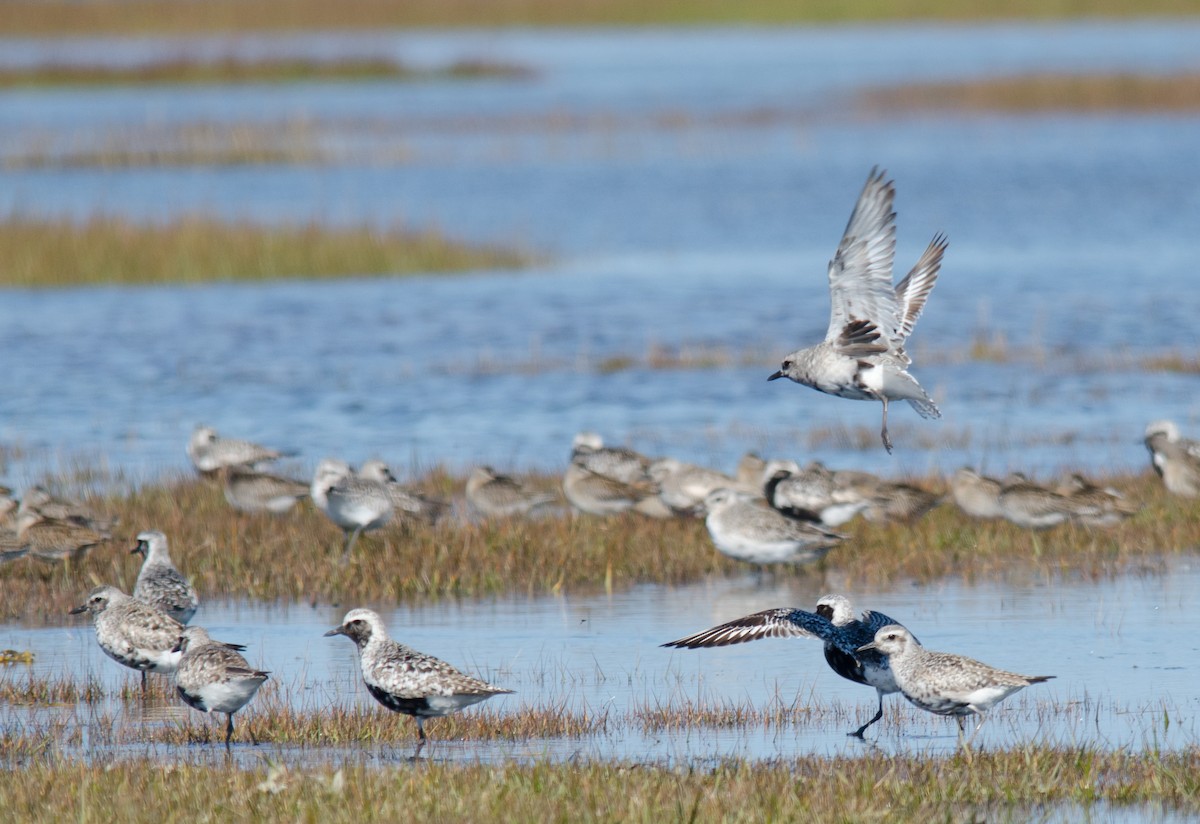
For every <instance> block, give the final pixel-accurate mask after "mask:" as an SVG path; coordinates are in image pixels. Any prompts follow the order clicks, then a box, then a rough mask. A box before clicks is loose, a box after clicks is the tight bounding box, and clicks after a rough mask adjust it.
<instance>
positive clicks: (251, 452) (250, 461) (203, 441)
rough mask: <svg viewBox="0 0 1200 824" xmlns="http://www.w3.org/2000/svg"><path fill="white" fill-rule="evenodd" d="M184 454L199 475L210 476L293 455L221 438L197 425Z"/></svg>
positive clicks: (254, 444)
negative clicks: (223, 470) (222, 471)
mask: <svg viewBox="0 0 1200 824" xmlns="http://www.w3.org/2000/svg"><path fill="white" fill-rule="evenodd" d="M187 454H188V457H189V458H191V459H192V464H193V465H194V466H195V467H196V470H197V471H198V472H200V474H202V475H212V474H213V473H215V472H219V471H220V470H222V469H229V468H231V467H235V466H236V467H242V468H245V469H252V468H253V467H255V466H256V465H257V464H260V463H264V462H266V461H275V460H278V459H279V458H284V457H288V456H290V455H291V454H293V453H290V452H281V451H280V450H278V449H271V448H270V447H267V446H262V445H261V444H256V443H251V442H250V441H240V440H237V439H235V438H222V437H221V436H220V435H218V434H217V431H216V430H215V429H213V428H212V427H209V426H197V427H196V429H195V431H194V432H192V437H191V438H190V439H189V440H188V445H187Z"/></svg>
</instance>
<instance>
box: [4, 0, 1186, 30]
mask: <svg viewBox="0 0 1200 824" xmlns="http://www.w3.org/2000/svg"><path fill="white" fill-rule="evenodd" d="M1195 14H1196V5H1195V4H1194V3H1191V2H1188V0H1138V1H1137V2H1135V0H1086V2H1078V0H1043V1H1041V2H1039V0H1002V2H982V0H969V2H957V1H956V0H911V2H901V0H863V1H862V2H858V3H846V2H841V0H798V2H785V0H747V2H744V3H725V2H719V0H662V2H659V3H644V2H640V1H639V0H580V1H579V2H573V3H563V2H560V1H559V0H452V2H440V1H439V0H416V1H415V2H406V3H395V2H389V0H344V2H341V3H323V2H320V0H261V2H257V3H244V2H240V0H206V2H204V3H178V2H171V0H86V1H85V2H82V3H72V2H67V0H10V2H5V3H2V4H0V30H2V31H4V32H6V33H8V34H10V35H17V34H22V35H39V36H55V35H62V34H101V33H130V34H145V33H171V34H196V33H200V32H247V31H295V30H306V29H358V28H371V29H374V28H379V27H394V28H409V27H427V26H433V27H458V26H489V27H490V26H595V25H618V26H642V25H703V24H721V23H724V24H733V23H759V24H772V25H774V24H786V23H832V22H845V21H878V20H949V21H970V20H1003V19H1017V18H1024V19H1034V20H1047V19H1065V18H1076V17H1135V16H1136V17H1144V16H1149V15H1162V16H1166V15H1171V16H1189V15H1195Z"/></svg>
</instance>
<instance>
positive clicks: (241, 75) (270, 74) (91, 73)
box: [0, 56, 533, 88]
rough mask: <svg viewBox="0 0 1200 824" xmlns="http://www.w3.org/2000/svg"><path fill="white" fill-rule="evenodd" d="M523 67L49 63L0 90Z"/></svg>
mask: <svg viewBox="0 0 1200 824" xmlns="http://www.w3.org/2000/svg"><path fill="white" fill-rule="evenodd" d="M532 75H533V72H532V71H531V70H530V69H528V68H526V67H523V66H518V65H516V64H512V63H501V62H496V61H490V60H483V59H471V60H459V61H455V62H453V63H451V64H449V65H447V66H444V67H440V68H429V69H417V68H413V67H411V66H406V65H405V64H403V63H401V62H399V61H396V60H390V59H385V58H370V57H360V58H344V59H340V60H313V59H309V58H267V59H257V60H249V59H241V58H237V57H231V56H226V57H221V58H217V59H203V58H181V59H175V60H161V61H156V62H151V63H144V64H138V65H133V66H112V65H80V64H75V63H47V64H39V65H34V66H19V67H18V66H13V67H0V88H28V87H33V88H46V87H57V86H85V87H87V86H153V85H167V84H235V83H274V84H279V83H311V82H317V81H319V82H331V81H332V82H342V81H363V80H393V81H395V80H403V81H415V80H425V81H429V80H444V79H452V80H462V79H478V78H527V77H531V76H532Z"/></svg>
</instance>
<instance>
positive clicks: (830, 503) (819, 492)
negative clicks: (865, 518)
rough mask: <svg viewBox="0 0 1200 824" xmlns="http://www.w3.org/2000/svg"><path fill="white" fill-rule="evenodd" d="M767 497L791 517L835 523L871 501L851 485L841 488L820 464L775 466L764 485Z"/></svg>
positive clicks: (826, 523)
mask: <svg viewBox="0 0 1200 824" xmlns="http://www.w3.org/2000/svg"><path fill="white" fill-rule="evenodd" d="M764 493H765V494H766V497H767V501H768V502H769V503H770V504H771V506H773V507H774V508H775V509H778V510H779V511H780V512H782V513H784V514H785V515H788V516H790V517H793V518H807V519H810V520H817V521H820V522H821V523H822V524H824V525H825V526H828V527H838V526H841V525H842V524H844V523H846V522H847V521H849V520H851V519H852V518H853V517H854V516H855V515H857V514H859V513H860V512H862V511H863V510H864V509H866V508H867V507H868V506H870V505H871V499H870V498H869V497H867V496H865V495H862V494H860V493H859V492H858V491H857V490H854V489H841V488H839V487H838V485H837V483H836V482H835V481H834V476H833V473H832V472H830V471H829V470H827V469H826V468H825V467H824V466H822V465H820V464H813V465H812V466H809V467H808V468H807V469H804V470H800V469H799V468H798V467H797V471H795V472H793V471H792V470H791V469H777V470H776V471H775V472H774V473H773V474H772V475H771V477H770V478H769V479H768V481H767V483H766V486H765V487H764Z"/></svg>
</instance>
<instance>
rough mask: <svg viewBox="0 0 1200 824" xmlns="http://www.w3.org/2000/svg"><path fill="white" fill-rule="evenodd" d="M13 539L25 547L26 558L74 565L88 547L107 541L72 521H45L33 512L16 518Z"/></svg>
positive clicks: (44, 518)
mask: <svg viewBox="0 0 1200 824" xmlns="http://www.w3.org/2000/svg"><path fill="white" fill-rule="evenodd" d="M17 537H18V539H19V540H21V541H24V542H25V543H26V545H27V546H28V547H29V554H30V555H32V556H33V557H34V558H37V559H38V560H40V561H51V562H55V563H58V562H62V561H72V562H77V561H80V560H82V559H83V556H84V555H86V554H87V553H88V550H90V549H91V548H92V547H94V546H96V545H98V544H102V543H104V542H105V541H107V540H108V536H107V535H103V534H101V533H99V532H97V531H95V530H94V529H91V528H89V527H86V526H83V525H82V524H78V523H75V522H74V521H56V520H54V519H53V518H46V517H44V516H43V515H42V514H41V513H40V512H38V511H37V510H36V509H29V510H26V511H25V512H23V513H21V514H20V515H19V516H18V517H17Z"/></svg>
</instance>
